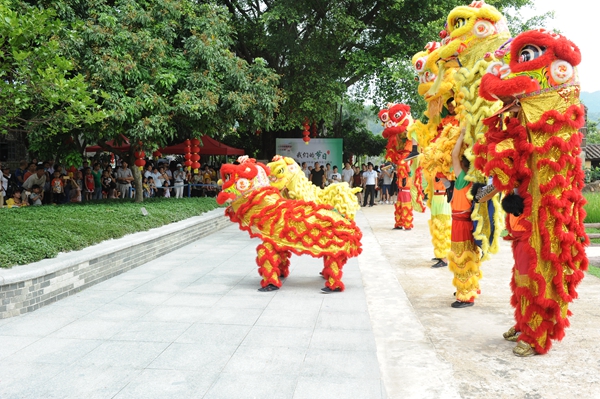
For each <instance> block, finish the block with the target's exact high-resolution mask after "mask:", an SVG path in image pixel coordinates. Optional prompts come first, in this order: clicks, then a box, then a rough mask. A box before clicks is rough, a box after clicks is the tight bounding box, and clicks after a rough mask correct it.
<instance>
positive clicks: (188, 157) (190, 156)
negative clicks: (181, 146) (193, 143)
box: [183, 153, 192, 161]
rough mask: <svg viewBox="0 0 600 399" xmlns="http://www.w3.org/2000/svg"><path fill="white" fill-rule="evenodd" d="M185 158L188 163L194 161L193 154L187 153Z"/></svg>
mask: <svg viewBox="0 0 600 399" xmlns="http://www.w3.org/2000/svg"><path fill="white" fill-rule="evenodd" d="M183 157H184V158H185V160H186V161H189V160H190V159H192V154H190V153H187V154H185V155H184V156H183Z"/></svg>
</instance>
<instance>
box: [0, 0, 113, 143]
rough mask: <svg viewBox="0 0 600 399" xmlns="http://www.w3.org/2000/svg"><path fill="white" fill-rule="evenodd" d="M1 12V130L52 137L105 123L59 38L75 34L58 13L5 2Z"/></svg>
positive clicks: (91, 92) (0, 6)
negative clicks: (37, 133) (57, 15)
mask: <svg viewBox="0 0 600 399" xmlns="http://www.w3.org/2000/svg"><path fill="white" fill-rule="evenodd" d="M0 15H1V16H2V19H1V20H0V104H2V112H1V113H0V133H7V132H27V133H31V132H34V131H40V130H43V131H44V132H45V133H44V134H45V135H46V136H49V135H54V134H57V133H59V132H65V131H69V130H72V129H74V128H78V127H81V126H89V125H90V124H93V123H96V122H99V121H101V120H102V119H103V118H104V116H105V114H104V112H103V111H102V110H100V109H99V107H98V106H97V104H96V103H95V100H94V98H95V95H96V93H95V92H94V91H93V90H89V88H88V85H87V84H86V82H85V81H84V80H85V79H84V76H83V75H81V74H77V73H74V69H75V66H74V64H73V62H72V61H71V60H69V59H68V58H67V57H65V53H64V51H63V50H64V49H63V47H62V43H61V41H60V40H59V38H58V37H59V36H60V35H62V36H69V35H71V34H72V33H73V32H72V31H71V30H69V29H67V28H66V27H65V25H64V24H63V23H62V22H61V21H60V20H58V19H57V18H56V16H55V12H54V11H53V10H44V9H39V8H35V7H30V6H28V5H26V4H24V3H22V2H12V1H9V0H0Z"/></svg>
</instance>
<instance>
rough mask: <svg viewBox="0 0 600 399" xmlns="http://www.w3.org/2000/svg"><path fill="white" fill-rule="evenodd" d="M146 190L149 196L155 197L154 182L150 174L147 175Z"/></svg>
mask: <svg viewBox="0 0 600 399" xmlns="http://www.w3.org/2000/svg"><path fill="white" fill-rule="evenodd" d="M148 190H149V191H148V192H149V194H150V198H152V197H156V184H155V183H154V179H153V178H152V176H150V177H148Z"/></svg>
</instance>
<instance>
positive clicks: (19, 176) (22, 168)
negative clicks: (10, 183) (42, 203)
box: [14, 160, 27, 188]
mask: <svg viewBox="0 0 600 399" xmlns="http://www.w3.org/2000/svg"><path fill="white" fill-rule="evenodd" d="M26 172H27V161H25V160H22V161H21V162H19V167H18V168H17V169H15V173H14V174H15V180H16V181H17V187H18V188H21V187H23V183H25V173H26Z"/></svg>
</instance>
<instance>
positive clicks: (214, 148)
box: [85, 135, 244, 155]
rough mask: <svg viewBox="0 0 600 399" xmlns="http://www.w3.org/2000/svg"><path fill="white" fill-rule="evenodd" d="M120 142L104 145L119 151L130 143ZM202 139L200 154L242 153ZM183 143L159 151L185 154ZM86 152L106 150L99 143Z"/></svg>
mask: <svg viewBox="0 0 600 399" xmlns="http://www.w3.org/2000/svg"><path fill="white" fill-rule="evenodd" d="M121 138H122V143H121V145H116V144H115V142H114V140H110V141H107V142H106V146H107V147H110V148H113V149H115V150H119V151H129V148H130V147H131V145H130V144H129V140H127V138H125V137H124V136H121ZM200 141H202V146H200V155H244V150H240V149H239V148H233V147H230V146H228V145H225V144H223V143H220V142H218V141H217V140H215V139H213V138H211V137H208V136H207V135H204V136H202V137H201V138H200ZM185 148H186V146H185V144H184V143H180V144H175V145H171V146H168V147H164V148H160V149H159V151H160V152H161V153H162V154H185V152H186V151H185ZM85 151H86V152H99V151H106V150H105V149H104V148H102V147H100V146H99V145H93V146H89V147H86V149H85Z"/></svg>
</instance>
